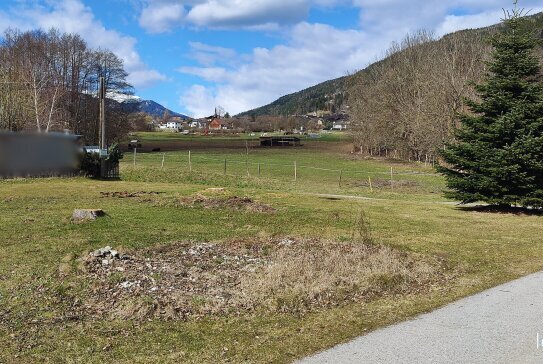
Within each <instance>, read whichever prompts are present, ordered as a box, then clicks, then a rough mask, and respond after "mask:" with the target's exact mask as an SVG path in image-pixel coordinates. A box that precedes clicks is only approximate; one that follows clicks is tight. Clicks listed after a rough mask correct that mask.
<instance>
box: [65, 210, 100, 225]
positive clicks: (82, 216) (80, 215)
mask: <svg viewBox="0 0 543 364" xmlns="http://www.w3.org/2000/svg"><path fill="white" fill-rule="evenodd" d="M104 215H105V212H104V210H101V209H76V210H74V212H73V214H72V220H73V221H75V222H81V221H91V220H96V219H97V218H99V217H100V216H104Z"/></svg>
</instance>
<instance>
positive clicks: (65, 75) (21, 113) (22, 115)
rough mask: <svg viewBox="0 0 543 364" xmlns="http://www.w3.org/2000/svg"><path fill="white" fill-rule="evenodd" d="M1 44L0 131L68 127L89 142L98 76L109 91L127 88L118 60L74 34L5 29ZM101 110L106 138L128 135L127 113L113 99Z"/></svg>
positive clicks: (92, 138)
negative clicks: (105, 121) (105, 124)
mask: <svg viewBox="0 0 543 364" xmlns="http://www.w3.org/2000/svg"><path fill="white" fill-rule="evenodd" d="M0 41H1V43H0V130H1V129H4V130H11V131H20V130H31V131H38V132H48V131H55V130H64V129H69V130H71V131H73V132H75V133H76V134H80V135H83V136H84V138H85V139H86V142H87V143H93V142H96V141H97V138H98V130H97V128H98V124H97V120H98V112H99V108H98V99H97V98H96V97H95V95H96V94H97V90H98V83H99V78H100V77H101V76H104V77H105V80H106V89H107V91H108V92H121V93H129V92H131V90H132V87H131V86H130V85H129V84H128V83H127V81H126V78H127V73H126V71H125V70H124V67H123V62H122V60H121V59H119V58H118V57H117V56H116V55H115V54H113V53H112V52H110V51H108V50H103V49H91V48H89V47H88V45H87V44H86V43H85V41H84V40H83V39H82V38H81V37H80V36H79V35H75V34H63V33H60V32H58V31H57V30H54V29H52V30H50V31H48V32H44V31H28V32H20V31H17V30H8V31H6V32H5V33H4V35H3V36H2V37H1V39H0ZM106 107H107V124H108V129H107V130H108V140H114V139H117V138H118V137H119V136H120V135H122V134H124V133H125V132H126V131H127V130H126V129H127V125H128V123H127V118H128V114H127V113H126V112H124V111H123V110H122V109H121V107H120V105H119V104H117V103H116V102H114V101H109V100H108V103H107V104H106Z"/></svg>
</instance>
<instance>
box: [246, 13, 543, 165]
mask: <svg viewBox="0 0 543 364" xmlns="http://www.w3.org/2000/svg"><path fill="white" fill-rule="evenodd" d="M527 23H528V26H529V27H530V28H531V30H533V31H534V32H536V33H537V34H538V35H539V36H541V37H542V38H543V14H541V13H540V14H535V15H532V16H530V17H529V21H528V22H527ZM500 26H501V25H494V26H491V27H487V28H482V29H474V30H464V31H460V32H456V33H453V34H449V35H446V36H444V37H442V38H439V39H438V38H436V37H435V36H434V35H433V34H432V33H430V32H426V31H419V32H417V33H414V34H410V35H407V36H406V37H405V38H404V39H403V40H402V41H400V42H398V43H395V44H392V45H391V46H390V48H389V49H388V50H387V52H386V56H385V58H384V59H383V60H382V61H379V62H377V63H374V64H372V65H370V66H369V67H367V68H366V69H364V70H362V71H360V72H357V73H355V74H354V75H352V76H347V77H343V78H339V79H336V80H331V81H327V82H324V83H322V84H320V85H317V86H314V87H311V88H308V89H306V90H303V91H300V92H297V93H294V94H291V95H287V96H283V97H281V98H280V99H278V100H277V101H275V102H273V103H272V104H269V105H266V106H263V107H261V108H258V109H255V110H251V111H248V112H245V113H243V114H245V115H251V114H254V115H256V116H259V115H265V114H269V115H281V114H282V115H285V114H297V113H307V112H311V111H315V108H318V109H320V110H326V109H327V108H326V105H325V103H326V100H327V96H328V98H329V95H332V94H341V95H342V97H341V100H338V101H340V102H336V103H335V106H336V107H337V106H339V105H341V104H343V103H344V102H346V104H347V105H348V106H350V108H349V114H350V116H351V132H352V134H353V137H354V146H355V149H356V150H357V151H359V152H361V153H367V154H371V155H392V156H395V157H396V158H401V159H411V160H424V161H431V160H434V159H435V155H436V150H438V149H439V148H442V147H443V145H444V142H445V141H447V140H449V139H450V138H451V133H452V130H453V129H454V128H455V127H456V126H457V118H456V114H457V113H458V112H462V111H466V106H465V102H464V98H466V97H469V98H474V97H476V95H475V93H474V91H473V85H472V83H473V82H475V83H477V82H479V81H480V80H481V79H482V77H483V75H484V74H485V72H486V63H485V62H486V61H487V60H488V59H489V56H490V52H491V46H490V39H491V37H492V36H493V34H494V33H495V32H496V31H497V30H498V29H499V27H500ZM540 53H541V48H540ZM540 56H541V54H540Z"/></svg>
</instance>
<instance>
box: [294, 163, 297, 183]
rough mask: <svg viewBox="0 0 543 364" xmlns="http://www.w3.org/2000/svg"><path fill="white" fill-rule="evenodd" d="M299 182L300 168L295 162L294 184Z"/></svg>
mask: <svg viewBox="0 0 543 364" xmlns="http://www.w3.org/2000/svg"><path fill="white" fill-rule="evenodd" d="M297 180H298V166H297V165H296V161H294V182H296V181H297Z"/></svg>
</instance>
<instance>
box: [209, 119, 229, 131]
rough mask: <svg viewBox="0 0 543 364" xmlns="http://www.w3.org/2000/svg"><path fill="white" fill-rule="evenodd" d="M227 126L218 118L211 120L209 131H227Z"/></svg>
mask: <svg viewBox="0 0 543 364" xmlns="http://www.w3.org/2000/svg"><path fill="white" fill-rule="evenodd" d="M227 129H228V125H227V124H226V123H225V122H224V121H223V120H222V119H219V118H213V120H211V122H210V123H209V130H227Z"/></svg>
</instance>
